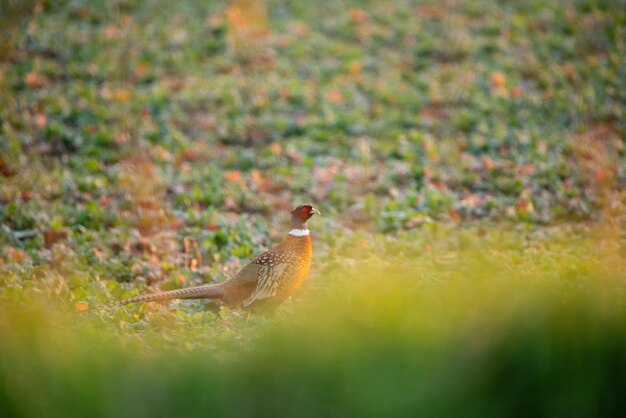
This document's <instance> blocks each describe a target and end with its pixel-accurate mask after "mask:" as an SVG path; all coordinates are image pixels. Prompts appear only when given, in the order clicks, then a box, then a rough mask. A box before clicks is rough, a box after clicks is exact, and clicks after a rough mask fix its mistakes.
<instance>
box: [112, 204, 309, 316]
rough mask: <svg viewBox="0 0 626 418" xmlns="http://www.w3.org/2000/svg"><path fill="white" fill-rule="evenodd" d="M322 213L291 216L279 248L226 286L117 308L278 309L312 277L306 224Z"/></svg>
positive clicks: (302, 211)
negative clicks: (165, 304)
mask: <svg viewBox="0 0 626 418" xmlns="http://www.w3.org/2000/svg"><path fill="white" fill-rule="evenodd" d="M314 214H318V215H320V212H319V211H318V210H317V209H315V208H314V207H312V206H311V205H300V206H298V207H297V208H295V209H294V210H293V211H292V212H291V231H289V233H288V234H287V237H286V238H285V240H284V241H283V243H282V244H280V245H279V246H277V247H275V248H272V249H270V250H267V251H265V252H264V253H262V254H260V255H259V256H257V257H256V258H255V259H254V260H252V261H251V262H250V263H249V264H248V265H246V266H245V267H244V268H243V269H241V271H239V273H237V274H236V275H235V276H233V277H231V278H230V279H228V280H226V281H225V282H222V283H218V284H214V285H207V286H198V287H190V288H187V289H179V290H171V291H168V292H159V293H152V294H147V295H140V296H135V297H132V298H128V299H123V300H121V301H119V302H118V303H117V305H120V306H121V305H126V304H129V303H135V302H152V301H162V300H170V299H216V300H218V301H219V302H221V303H222V304H224V305H226V306H230V307H238V306H240V307H244V308H255V307H260V306H265V305H268V304H269V305H272V306H276V305H278V304H280V303H281V302H282V301H284V300H285V299H286V298H288V297H289V296H291V295H292V294H293V293H294V292H295V291H296V289H298V288H299V287H300V285H301V284H302V282H303V281H304V279H305V278H306V277H307V276H308V274H309V267H310V266H311V253H312V251H311V237H310V235H309V230H308V229H307V226H306V222H307V221H308V220H309V219H310V218H311V217H312V216H313V215H314Z"/></svg>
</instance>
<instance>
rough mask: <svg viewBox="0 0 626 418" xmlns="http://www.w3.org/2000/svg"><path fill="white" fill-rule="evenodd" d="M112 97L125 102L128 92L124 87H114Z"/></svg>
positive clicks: (128, 98) (128, 95)
mask: <svg viewBox="0 0 626 418" xmlns="http://www.w3.org/2000/svg"><path fill="white" fill-rule="evenodd" d="M113 98H114V99H115V100H117V101H118V102H127V101H129V100H130V92H129V91H128V90H127V89H124V88H119V89H115V91H114V92H113Z"/></svg>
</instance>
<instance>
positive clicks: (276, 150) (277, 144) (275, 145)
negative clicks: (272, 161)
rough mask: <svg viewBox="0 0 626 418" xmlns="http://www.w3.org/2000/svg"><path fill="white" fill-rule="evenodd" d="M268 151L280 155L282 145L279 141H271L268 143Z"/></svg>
mask: <svg viewBox="0 0 626 418" xmlns="http://www.w3.org/2000/svg"><path fill="white" fill-rule="evenodd" d="M270 151H272V154H274V155H280V154H282V152H283V147H282V146H281V145H280V142H272V143H271V144H270Z"/></svg>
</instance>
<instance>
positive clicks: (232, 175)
mask: <svg viewBox="0 0 626 418" xmlns="http://www.w3.org/2000/svg"><path fill="white" fill-rule="evenodd" d="M224 177H225V178H226V180H228V181H232V182H234V181H239V180H241V171H239V170H230V171H227V172H226V174H225V175H224Z"/></svg>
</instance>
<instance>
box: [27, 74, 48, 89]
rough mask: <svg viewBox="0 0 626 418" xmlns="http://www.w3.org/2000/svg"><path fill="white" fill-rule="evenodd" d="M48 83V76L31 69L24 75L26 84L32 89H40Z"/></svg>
mask: <svg viewBox="0 0 626 418" xmlns="http://www.w3.org/2000/svg"><path fill="white" fill-rule="evenodd" d="M46 83H47V80H46V77H44V76H43V75H41V74H39V73H36V72H34V71H31V72H30V73H28V74H26V76H25V77H24V84H26V85H27V86H28V87H29V88H31V89H40V88H42V87H43V86H45V85H46Z"/></svg>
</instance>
